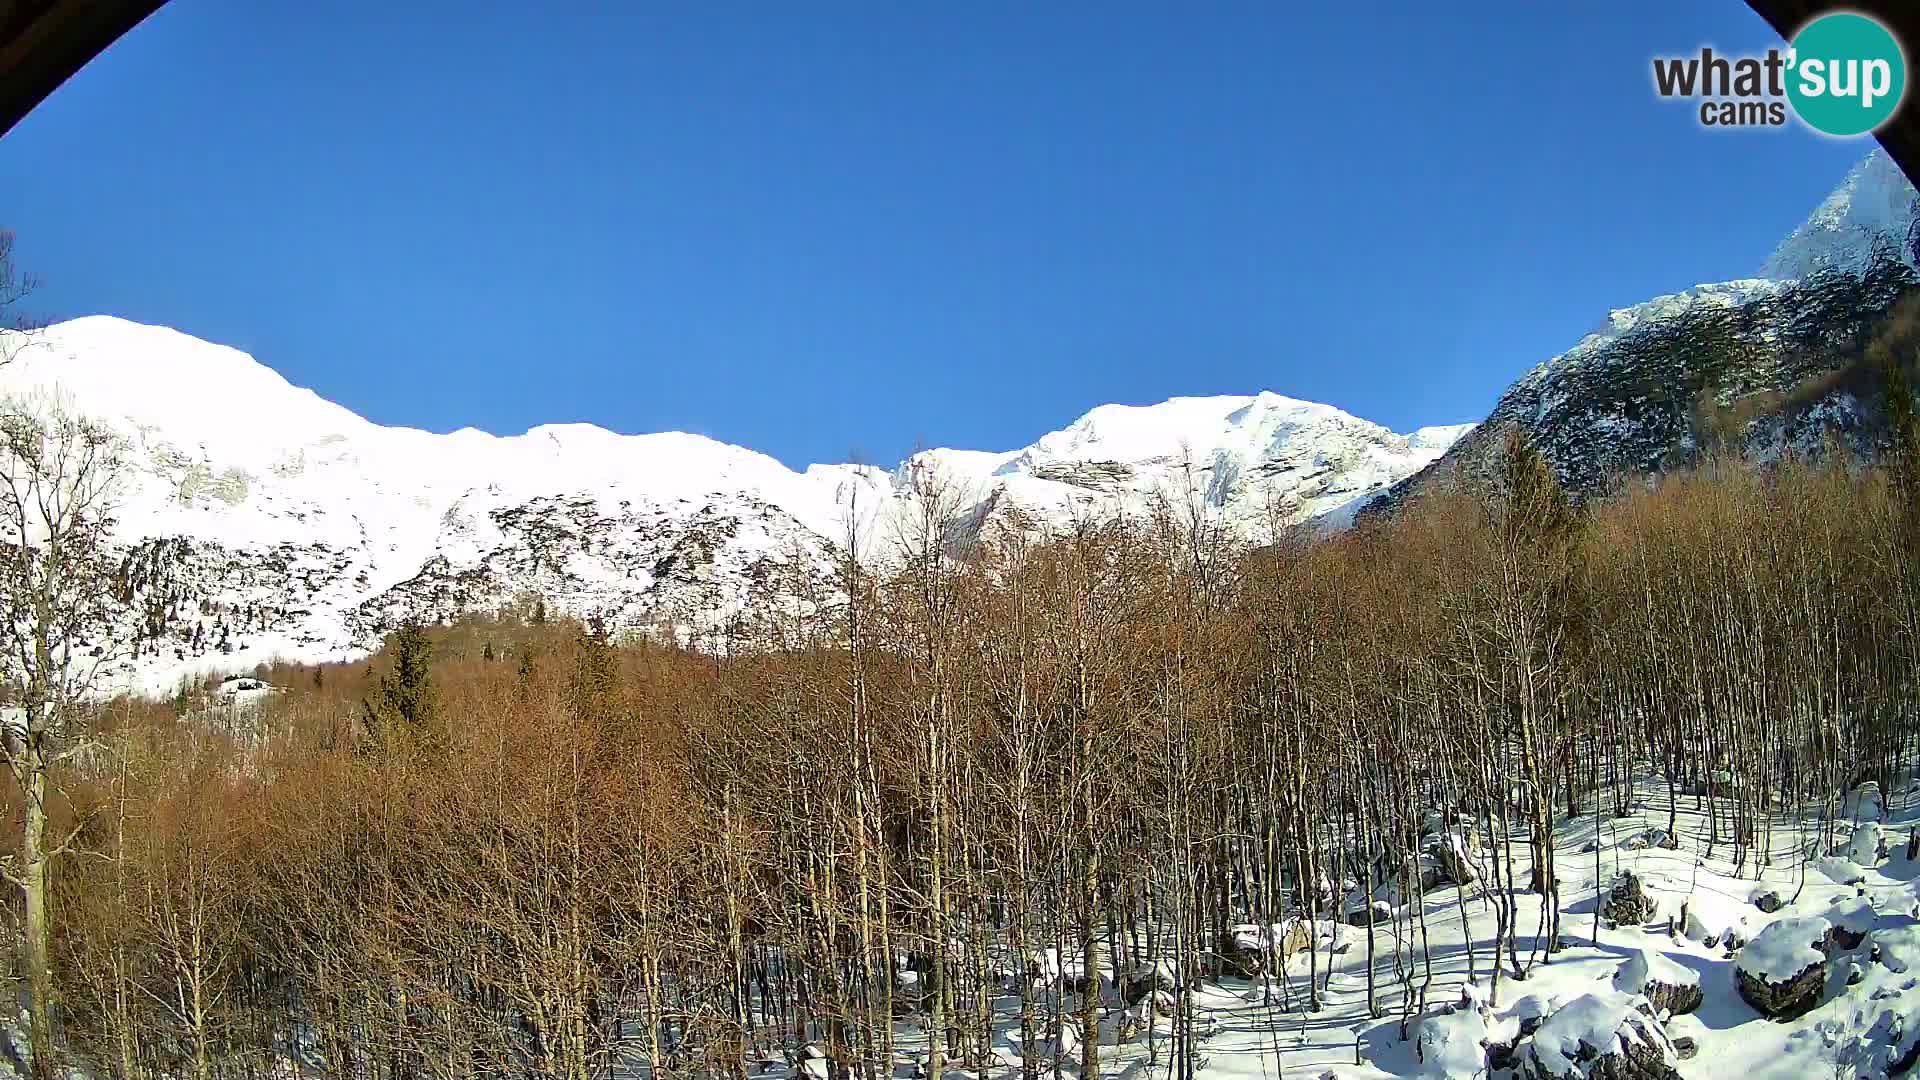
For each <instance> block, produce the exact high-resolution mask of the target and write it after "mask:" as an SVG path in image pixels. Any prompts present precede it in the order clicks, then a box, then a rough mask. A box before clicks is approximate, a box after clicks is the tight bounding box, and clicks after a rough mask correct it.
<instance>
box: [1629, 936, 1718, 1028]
mask: <svg viewBox="0 0 1920 1080" xmlns="http://www.w3.org/2000/svg"><path fill="white" fill-rule="evenodd" d="M1613 988H1614V989H1615V990H1618V991H1620V992H1622V993H1627V994H1639V995H1641V996H1643V997H1645V998H1646V999H1647V1001H1648V1003H1649V1004H1651V1005H1652V1006H1653V1008H1654V1011H1655V1012H1657V1013H1659V1014H1661V1015H1663V1016H1683V1015H1685V1014H1687V1013H1690V1012H1693V1011H1694V1010H1695V1009H1698V1008H1699V1007H1700V1003H1701V1002H1702V1001H1704V1000H1705V994H1704V993H1703V992H1702V990H1701V989H1700V973H1699V972H1697V971H1694V970H1693V969H1692V968H1689V967H1686V966H1685V965H1683V964H1681V963H1679V962H1678V961H1676V960H1674V959H1672V958H1671V957H1668V956H1666V955H1665V954H1663V953H1658V952H1655V951H1653V950H1652V949H1641V950H1640V951H1639V952H1637V953H1635V954H1634V955H1632V956H1630V957H1628V958H1627V961H1626V963H1624V964H1621V965H1620V970H1619V971H1617V972H1615V973H1614V976H1613Z"/></svg>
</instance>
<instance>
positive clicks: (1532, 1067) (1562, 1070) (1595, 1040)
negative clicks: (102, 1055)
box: [1518, 991, 1680, 1080]
mask: <svg viewBox="0 0 1920 1080" xmlns="http://www.w3.org/2000/svg"><path fill="white" fill-rule="evenodd" d="M1518 1057H1519V1063H1520V1069H1519V1075H1520V1076H1521V1077H1522V1078H1524V1080H1641V1078H1645V1080H1656V1078H1658V1080H1673V1078H1677V1077H1678V1076H1679V1075H1680V1073H1679V1070H1678V1069H1677V1068H1676V1067H1675V1063H1676V1062H1677V1061H1678V1060H1679V1059H1678V1056H1677V1055H1676V1054H1675V1053H1674V1050H1673V1045H1672V1043H1670V1042H1669V1041H1668V1039H1667V1034H1666V1031H1665V1030H1664V1029H1662V1028H1661V1026H1660V1022H1659V1020H1657V1019H1655V1018H1654V1016H1653V1009H1652V1006H1651V1005H1649V1004H1648V1002H1647V1000H1646V999H1645V998H1642V997H1639V996H1637V995H1634V994H1624V993H1619V992H1610V991H1598V992H1595V993H1591V994H1586V995H1583V996H1581V997H1578V998H1575V999H1574V1000H1573V1001H1570V1002H1568V1003H1567V1004H1566V1005H1564V1006H1562V1007H1561V1008H1560V1009H1558V1010H1556V1011H1555V1012H1554V1014H1553V1015H1552V1016H1550V1017H1548V1018H1547V1020H1546V1022H1545V1023H1543V1024H1541V1025H1540V1027H1539V1029H1538V1030H1536V1031H1535V1032H1534V1033H1533V1035H1532V1036H1531V1037H1530V1038H1529V1039H1528V1040H1527V1041H1526V1042H1525V1043H1523V1044H1522V1045H1521V1047H1520V1052H1519V1055H1518Z"/></svg>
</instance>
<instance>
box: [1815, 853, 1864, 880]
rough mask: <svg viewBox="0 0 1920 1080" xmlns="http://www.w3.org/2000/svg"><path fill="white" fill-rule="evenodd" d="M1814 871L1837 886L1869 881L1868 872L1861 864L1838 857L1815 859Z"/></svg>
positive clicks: (1830, 856)
mask: <svg viewBox="0 0 1920 1080" xmlns="http://www.w3.org/2000/svg"><path fill="white" fill-rule="evenodd" d="M1813 869H1814V870H1815V871H1816V872H1818V873H1819V874H1820V875H1821V876H1822V877H1824V878H1826V879H1827V880H1828V881H1831V882H1833V883H1834V884H1835V885H1858V884H1860V883H1861V882H1863V881H1865V880H1867V872H1866V870H1865V869H1863V868H1862V867H1861V866H1860V864H1859V863H1857V862H1854V861H1853V860H1852V859H1847V858H1842V857H1841V856H1838V855H1829V856H1827V857H1826V858H1824V859H1815V860H1814V861H1813Z"/></svg>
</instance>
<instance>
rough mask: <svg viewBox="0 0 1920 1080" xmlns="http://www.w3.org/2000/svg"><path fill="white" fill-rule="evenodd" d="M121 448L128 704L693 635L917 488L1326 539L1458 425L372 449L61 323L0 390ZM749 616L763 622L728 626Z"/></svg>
mask: <svg viewBox="0 0 1920 1080" xmlns="http://www.w3.org/2000/svg"><path fill="white" fill-rule="evenodd" d="M34 388H55V389H56V390H57V392H59V393H61V394H63V395H65V396H67V397H68V398H69V399H70V401H71V403H72V406H73V407H74V408H76V409H78V410H79V411H82V412H85V413H87V414H89V415H93V416H97V417H100V418H102V419H105V420H107V421H108V422H110V423H111V424H113V425H114V426H115V427H116V428H118V429H119V430H120V431H121V432H123V433H124V435H125V437H126V440H127V446H128V452H129V458H130V464H131V467H130V470H129V472H128V474H127V477H126V482H125V484H124V485H123V492H122V498H121V500H120V507H121V509H120V536H121V537H122V539H123V540H124V541H125V542H126V543H127V545H128V546H129V556H128V566H129V576H130V578H131V579H132V580H133V582H134V584H135V587H136V589H137V590H138V591H139V593H140V605H141V606H142V609H143V611H142V616H141V620H142V622H143V623H145V624H147V625H149V626H153V627H159V628H161V629H160V630H159V631H158V633H157V635H150V636H147V637H145V638H144V639H143V640H142V641H141V642H140V645H139V648H138V653H139V655H138V657H137V660H136V661H135V662H134V663H133V664H132V665H131V666H130V667H129V668H128V670H126V671H124V672H122V673H121V677H123V678H130V679H134V680H136V681H137V682H138V683H140V684H141V685H143V686H144V687H145V688H147V689H149V690H154V689H165V688H166V687H167V685H169V684H170V683H171V682H172V681H173V680H175V679H177V678H178V677H179V676H180V675H181V674H183V673H186V672H190V671H194V670H199V669H204V668H224V669H228V670H241V669H244V668H246V667H249V666H251V665H253V664H255V663H258V662H260V661H263V660H267V659H270V658H272V657H274V656H285V657H289V658H314V657H333V656H342V655H350V654H352V653H355V652H358V651H361V650H364V649H366V648H368V647H370V646H372V645H373V644H375V643H376V642H377V641H378V639H379V636H380V635H381V634H382V633H383V632H384V631H385V630H387V629H390V628H391V627H393V626H394V625H396V624H397V623H399V622H400V621H402V620H405V619H415V618H424V619H444V618H448V617H451V616H453V615H455V614H457V613H460V612H462V611H471V610H484V609H490V608H495V607H498V606H500V605H502V604H506V603H509V602H511V601H514V600H515V599H519V598H523V597H529V596H533V595H539V596H542V597H544V598H545V599H546V600H547V601H548V602H549V603H550V604H553V605H556V606H557V607H558V608H559V609H561V610H566V611H570V612H574V613H578V614H583V615H584V614H590V613H598V614H601V615H604V616H606V617H608V618H609V619H611V620H612V621H613V622H614V623H615V624H616V625H619V626H621V627H624V628H628V629H639V628H642V627H658V628H665V627H670V628H673V629H675V630H677V631H678V632H681V633H691V632H696V631H699V632H711V631H715V630H716V629H717V628H720V627H723V626H726V625H728V624H729V623H730V622H731V621H732V620H733V618H734V616H736V615H737V614H739V613H741V612H743V611H748V610H751V611H754V612H756V613H765V612H779V611H783V610H790V609H792V608H795V607H801V608H804V607H806V606H807V605H809V604H812V603H815V602H818V600H819V598H821V597H830V596H831V593H832V587H831V583H832V577H833V573H832V570H833V566H834V559H833V550H834V546H835V545H836V544H838V543H840V542H841V541H843V540H844V538H845V537H846V536H847V524H848V521H849V518H850V517H856V518H857V519H858V524H860V525H861V527H862V528H861V532H862V534H863V535H864V536H865V537H866V545H865V548H864V550H863V552H862V554H863V557H867V558H870V559H883V558H884V557H885V555H886V553H887V552H888V551H890V550H895V548H894V545H891V544H889V543H887V542H886V541H887V539H888V534H889V533H891V532H893V531H894V530H895V529H897V528H898V527H899V524H900V521H901V520H902V519H904V517H905V515H904V514H902V513H901V512H900V511H901V508H902V506H903V503H904V502H905V500H906V492H907V490H908V488H909V485H910V478H911V476H912V474H913V472H914V470H916V469H920V470H932V471H934V472H937V474H938V475H940V476H941V477H942V478H944V479H945V480H946V481H947V482H948V483H950V484H951V485H953V487H954V488H955V490H956V491H958V492H959V493H960V497H961V499H962V500H963V502H962V506H963V507H970V508H971V510H970V512H969V514H968V517H969V518H970V519H972V520H976V521H977V520H984V519H986V518H989V517H992V516H994V515H1006V514H1007V513H1008V512H1009V511H1011V510H1014V509H1016V508H1017V509H1019V510H1021V511H1024V512H1025V516H1024V517H1023V518H1022V519H1021V520H1032V521H1036V522H1040V523H1049V522H1051V523H1056V524H1064V523H1065V522H1067V521H1068V520H1070V519H1071V517H1072V516H1073V515H1075V514H1076V513H1080V512H1083V511H1085V510H1089V509H1090V510H1095V511H1116V510H1117V511H1121V512H1128V513H1145V512H1147V511H1148V509H1149V507H1150V506H1151V505H1152V503H1153V501H1154V500H1155V499H1156V498H1157V497H1159V496H1161V495H1163V494H1164V495H1169V496H1172V497H1174V498H1177V499H1184V498H1185V497H1187V493H1189V492H1195V493H1198V494H1199V495H1200V496H1201V497H1204V498H1205V499H1207V500H1208V501H1209V502H1210V503H1211V504H1212V505H1213V506H1214V507H1215V508H1216V509H1217V510H1218V511H1219V513H1221V514H1222V515H1223V517H1225V518H1226V519H1227V520H1228V521H1230V522H1232V523H1234V524H1235V525H1236V526H1237V527H1239V528H1241V529H1242V530H1243V531H1245V532H1246V533H1247V534H1248V535H1250V536H1251V535H1255V534H1257V533H1258V532H1259V531H1260V530H1264V529H1267V528H1270V527H1271V526H1272V524H1273V523H1274V521H1275V520H1276V519H1277V520H1279V521H1282V522H1285V523H1292V522H1296V521H1300V520H1303V519H1307V518H1312V517H1316V516H1322V515H1332V516H1335V517H1337V516H1338V515H1339V514H1340V513H1342V512H1343V508H1345V507H1347V506H1348V505H1350V504H1352V503H1353V502H1354V501H1355V500H1356V499H1360V498H1363V497H1366V496H1368V495H1370V494H1372V493H1374V492H1376V491H1378V490H1381V489H1383V488H1384V487H1385V486H1387V485H1389V484H1391V483H1393V482H1394V481H1397V480H1399V479H1401V478H1403V477H1405V476H1407V475H1409V474H1411V473H1412V472H1414V471H1415V470H1417V469H1419V468H1420V467H1422V466H1424V465H1426V464H1427V463H1428V462H1430V461H1432V460H1433V459H1434V458H1435V457H1437V456H1438V455H1439V454H1440V453H1441V452H1443V451H1444V450H1445V449H1446V448H1447V447H1448V446H1449V445H1451V443H1452V441H1453V440H1454V439H1456V438H1458V437H1459V435H1460V434H1461V433H1462V432H1463V431H1464V430H1466V429H1465V428H1464V427H1452V428H1423V429H1421V430H1420V431H1417V432H1415V433H1413V434H1412V435H1411V436H1403V435H1398V434H1395V433H1394V432H1391V431H1389V430H1387V429H1386V428H1383V427H1381V426H1379V425H1377V424H1372V423H1368V422H1367V421H1364V420H1360V419H1357V418H1355V417H1352V416H1349V415H1347V414H1346V413H1343V412H1341V411H1340V410H1338V409H1334V408H1331V407H1329V406H1325V405H1317V404H1314V403H1311V402H1305V401H1297V400H1294V399H1291V398H1285V397H1281V396H1278V395H1275V394H1267V393H1263V394H1258V395H1254V396H1241V397H1209V398H1176V399H1174V400H1172V401H1168V402H1164V403H1161V404H1159V405H1151V406H1141V407H1135V406H1124V405H1106V406H1101V407H1100V408H1097V409H1095V410H1093V411H1092V412H1090V413H1088V414H1087V415H1086V416H1084V417H1082V418H1080V419H1079V420H1077V421H1075V422H1074V423H1073V424H1071V425H1069V426H1068V427H1066V428H1064V429H1062V430H1060V431H1057V432H1054V433H1052V434H1049V435H1047V436H1045V437H1043V438H1041V439H1040V440H1039V441H1037V442H1035V443H1034V444H1033V445H1031V446H1028V447H1026V448H1024V449H1021V450H1015V451H1011V452H1006V453H988V452H979V451H964V450H929V451H925V452H923V453H921V454H918V455H915V457H914V458H912V459H909V460H908V461H906V462H902V463H901V464H900V465H899V466H897V467H896V468H894V469H891V470H884V469H879V468H874V467H862V466H854V465H815V466H812V467H810V468H807V469H806V470H804V471H799V472H796V471H794V470H792V469H789V468H787V467H786V466H785V465H783V464H781V463H780V462H778V461H776V460H774V459H773V458H770V457H768V456H766V455H764V454H759V453H756V452H754V451H752V450H747V449H744V448H742V447H738V446H730V445H727V444H724V443H720V442H716V441H714V440H712V439H708V438H704V437H701V436H697V435H686V434H680V433H672V432H669V433H662V434H652V435H618V434H614V433H612V432H609V431H605V430H603V429H601V428H597V427H594V426H591V425H586V424H563V425H548V426H542V427H537V428H534V429H533V430H531V431H528V432H527V433H526V434H524V435H515V436H504V437H503V436H496V435H491V434H488V433H486V432H482V431H476V430H472V429H464V430H461V431H456V432H453V433H451V434H433V433H429V432H425V431H416V430H411V429H405V428H390V427H382V426H380V425H377V424H373V423H370V422H368V421H367V420H365V419H363V418H361V417H359V416H357V415H355V414H354V413H352V412H351V411H349V410H347V409H344V408H342V407H340V406H338V405H336V404H333V403H332V402H329V401H326V400H324V399H322V398H321V397H319V396H318V395H316V394H314V393H313V392H312V391H310V390H305V389H302V388H299V387H296V386H292V385H290V384H289V383H288V382H287V381H286V380H285V379H283V378H282V377H281V376H280V375H279V374H277V373H276V372H274V371H273V370H272V369H271V368H269V367H267V366H266V365H264V364H262V363H260V362H258V361H256V360H255V359H253V358H252V357H250V356H248V355H246V354H245V353H242V352H239V351H237V350H234V349H230V348H226V347H223V346H220V345H213V344H209V343H207V342H204V341H200V340H198V339H195V338H192V337H189V336H187V335H185V334H181V333H178V332H176V331H173V330H168V329H164V328H160V327H152V326H142V325H138V324H134V323H130V322H126V321H123V320H119V319H113V318H106V317H92V318H84V319H77V320H74V321H72V322H67V323H62V324H59V325H57V326H54V327H52V328H50V329H49V330H47V331H46V332H45V334H44V335H43V336H42V338H41V339H40V340H39V341H38V342H36V343H35V344H34V345H32V346H31V347H30V348H28V349H26V350H25V351H23V352H22V353H21V354H20V356H19V358H18V359H17V360H16V361H15V362H14V363H13V364H11V365H9V366H7V367H6V368H4V369H0V391H11V392H25V391H29V390H32V389H34ZM754 598H759V599H763V600H768V601H771V602H770V603H756V604H750V603H749V600H750V599H754Z"/></svg>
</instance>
